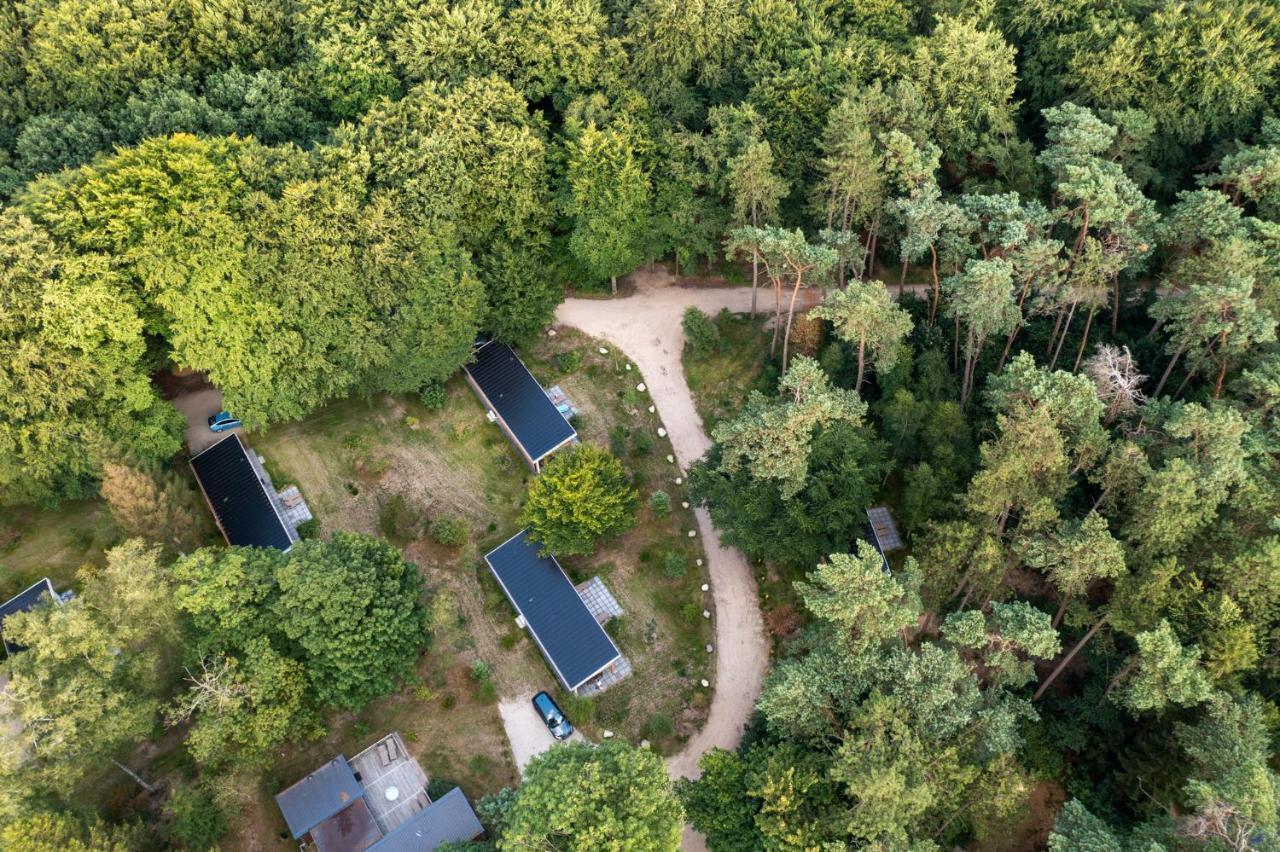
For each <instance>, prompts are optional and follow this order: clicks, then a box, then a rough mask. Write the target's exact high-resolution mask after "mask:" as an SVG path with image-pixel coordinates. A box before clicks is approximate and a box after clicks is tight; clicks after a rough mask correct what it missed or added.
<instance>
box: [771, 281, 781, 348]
mask: <svg viewBox="0 0 1280 852" xmlns="http://www.w3.org/2000/svg"><path fill="white" fill-rule="evenodd" d="M781 325H782V281H781V280H778V281H774V282H773V340H771V341H770V342H769V357H770V358H772V357H773V356H774V355H776V354H777V352H778V328H779V326H781Z"/></svg>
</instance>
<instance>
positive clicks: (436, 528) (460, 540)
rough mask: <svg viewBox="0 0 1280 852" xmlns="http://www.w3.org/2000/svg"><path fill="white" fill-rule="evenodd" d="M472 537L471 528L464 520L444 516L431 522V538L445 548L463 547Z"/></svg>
mask: <svg viewBox="0 0 1280 852" xmlns="http://www.w3.org/2000/svg"><path fill="white" fill-rule="evenodd" d="M470 537H471V528H470V526H469V525H468V524H467V522H466V520H465V519H463V518H455V517H450V516H444V517H439V518H436V519H435V520H434V521H432V522H431V538H432V539H434V540H435V542H436V544H442V545H444V546H445V547H461V546H462V545H463V544H466V541H467V539H468V538H470Z"/></svg>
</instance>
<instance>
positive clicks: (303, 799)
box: [276, 755, 364, 840]
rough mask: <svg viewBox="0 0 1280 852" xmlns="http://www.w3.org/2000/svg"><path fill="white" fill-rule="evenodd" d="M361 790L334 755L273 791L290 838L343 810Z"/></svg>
mask: <svg viewBox="0 0 1280 852" xmlns="http://www.w3.org/2000/svg"><path fill="white" fill-rule="evenodd" d="M363 792H364V788H363V787H361V786H360V781H359V780H358V779H357V778H356V775H355V773H354V772H352V771H351V764H349V763H347V759H346V758H345V757H343V756H342V755H338V756H337V757H335V758H334V759H333V760H331V761H329V762H328V763H326V764H325V765H324V766H322V767H320V768H319V769H317V770H316V771H315V772H312V773H311V774H310V775H308V776H307V777H306V778H303V779H302V780H301V781H299V782H297V783H296V784H294V785H293V786H292V787H287V788H285V789H284V790H282V791H281V792H279V793H278V794H276V804H277V805H278V806H279V807H280V813H282V814H284V821H285V822H286V823H288V825H289V831H290V833H292V834H293V839H294V840H299V839H301V838H303V837H305V836H306V835H307V833H308V832H310V831H311V829H313V828H315V827H316V826H317V825H319V824H320V823H322V822H324V821H325V820H327V819H328V818H329V817H331V816H333V815H334V814H336V813H338V812H339V811H343V810H346V809H347V808H348V807H349V806H350V805H351V804H352V803H353V802H355V800H356V799H359V798H360V796H361V794H362V793H363Z"/></svg>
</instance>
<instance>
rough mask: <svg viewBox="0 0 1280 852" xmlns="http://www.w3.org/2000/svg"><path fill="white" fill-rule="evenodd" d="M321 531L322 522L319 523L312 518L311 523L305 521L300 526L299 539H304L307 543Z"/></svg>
mask: <svg viewBox="0 0 1280 852" xmlns="http://www.w3.org/2000/svg"><path fill="white" fill-rule="evenodd" d="M319 529H320V522H319V521H317V520H316V519H315V518H312V519H311V520H309V521H303V522H302V523H300V524H298V538H300V539H302V540H303V541H306V540H307V539H310V538H315V537H316V531H317V530H319Z"/></svg>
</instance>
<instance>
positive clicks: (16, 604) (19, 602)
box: [0, 577, 72, 657]
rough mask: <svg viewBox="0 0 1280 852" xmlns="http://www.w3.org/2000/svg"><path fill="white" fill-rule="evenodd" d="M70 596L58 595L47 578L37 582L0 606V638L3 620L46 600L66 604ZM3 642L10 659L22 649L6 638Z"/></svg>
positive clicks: (2, 631) (64, 593)
mask: <svg viewBox="0 0 1280 852" xmlns="http://www.w3.org/2000/svg"><path fill="white" fill-rule="evenodd" d="M71 595H72V593H71V592H63V593H62V594H58V593H57V592H56V591H54V589H53V581H52V580H50V579H49V578H48V577H44V578H42V579H40V580H37V581H36V582H34V583H32V584H31V585H30V586H28V587H27V588H25V589H23V590H22V591H20V592H18V593H17V594H16V595H14V596H13V597H11V598H9V600H7V601H5V602H4V603H3V604H0V637H4V620H5V619H6V618H8V617H9V616H11V615H17V614H18V613H20V612H29V611H31V610H33V609H35V608H36V607H37V606H39V605H40V604H42V603H44V602H45V601H46V600H47V601H52V602H53V603H55V604H62V603H66V602H67V601H68V600H70V598H71ZM3 641H4V654H5V656H6V657H11V656H13V655H14V654H16V653H18V652H19V651H21V650H22V649H23V646H22V645H18V644H15V643H13V642H10V641H9V639H8V638H7V637H4V639H3Z"/></svg>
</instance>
